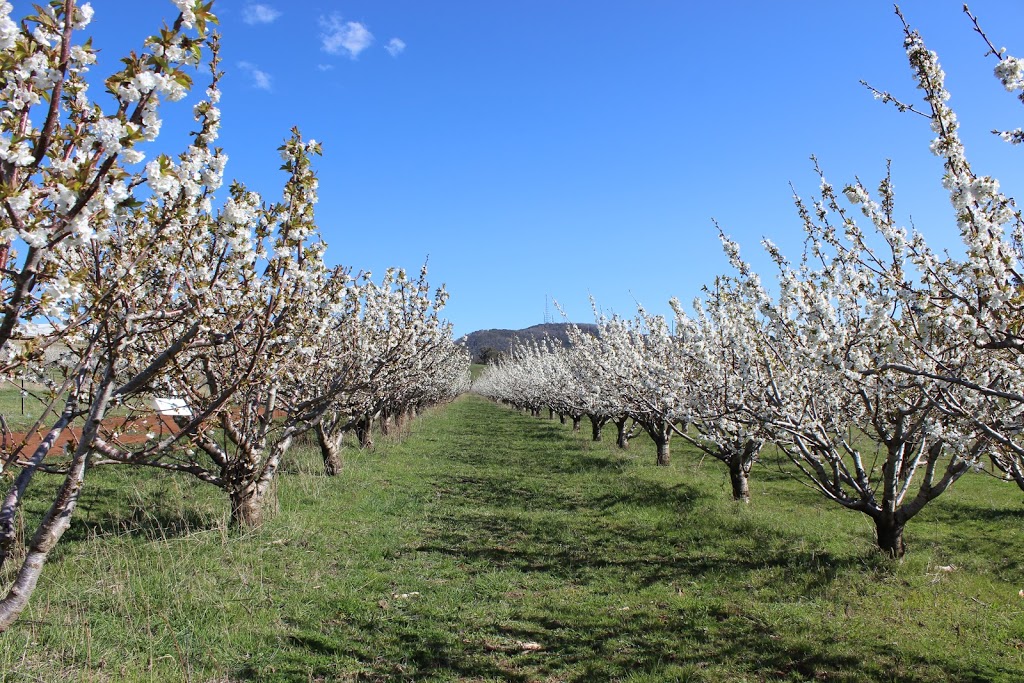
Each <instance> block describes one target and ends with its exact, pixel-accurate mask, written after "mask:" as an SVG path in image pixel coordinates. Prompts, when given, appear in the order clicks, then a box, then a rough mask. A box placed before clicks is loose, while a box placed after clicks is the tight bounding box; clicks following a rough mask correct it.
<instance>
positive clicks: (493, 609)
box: [0, 396, 1024, 682]
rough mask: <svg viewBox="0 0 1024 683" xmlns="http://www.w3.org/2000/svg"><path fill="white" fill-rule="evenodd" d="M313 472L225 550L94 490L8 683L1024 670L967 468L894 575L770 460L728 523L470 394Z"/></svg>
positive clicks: (718, 506)
mask: <svg viewBox="0 0 1024 683" xmlns="http://www.w3.org/2000/svg"><path fill="white" fill-rule="evenodd" d="M588 431H589V430H588ZM315 455H316V454H315V453H313V452H312V451H311V450H306V451H300V452H299V453H297V454H296V456H295V457H294V458H293V461H292V463H291V464H290V465H289V466H288V468H287V470H286V471H285V472H284V473H283V474H282V477H281V480H280V484H279V488H278V500H279V506H280V509H279V511H278V513H277V514H276V515H275V516H274V517H273V518H272V520H271V521H270V522H269V523H268V524H266V525H265V526H264V527H263V528H261V529H260V530H258V531H255V532H249V533H245V534H239V533H236V532H232V531H228V530H226V528H225V526H224V517H225V513H226V511H225V509H224V507H225V502H224V501H222V500H221V499H220V498H219V497H217V495H216V492H214V491H212V490H208V488H207V487H205V486H202V485H199V484H194V483H193V482H191V481H188V480H186V479H182V478H180V477H175V476H172V475H167V474H163V473H159V474H153V473H139V472H132V471H130V470H109V471H101V472H95V473H93V474H92V475H90V480H89V481H88V483H87V489H86V496H85V498H84V500H83V504H82V508H83V509H82V515H81V519H80V520H79V523H78V524H76V525H75V526H74V527H73V529H72V531H71V532H69V535H70V536H71V538H70V539H69V542H67V543H64V544H63V546H62V548H61V550H60V552H59V553H58V555H57V557H56V558H54V561H53V563H52V565H51V566H49V567H48V568H47V572H46V573H45V575H44V579H43V581H42V582H41V585H40V589H39V591H38V592H37V595H36V597H35V599H34V601H33V603H32V605H31V607H30V609H29V611H28V612H27V613H26V614H25V615H24V618H23V620H22V621H21V622H19V624H18V625H16V627H15V628H13V629H12V630H11V631H10V632H8V633H6V634H2V635H0V682H6V681H39V680H41V681H50V680H55V679H56V678H57V677H58V676H60V677H65V678H68V679H70V680H87V681H120V680H130V681H136V680H138V681H169V680H185V681H238V680H258V681H336V680H337V681H392V680H394V681H403V680H408V681H606V680H621V681H674V680H679V681H769V680H771V681H775V680H785V681H805V680H827V681H979V682H980V681H1020V680H1024V599H1022V598H1021V597H1020V596H1019V595H1018V594H1017V591H1018V590H1020V589H1024V563H1022V562H1021V560H1020V559H1019V558H1020V557H1021V548H1022V541H1024V535H1022V529H1024V524H1022V523H1024V511H1022V508H1024V506H1022V504H1021V496H1020V494H1019V492H1014V491H1013V490H1011V489H1009V488H1008V487H1003V486H1000V485H999V484H998V483H996V482H993V481H992V480H990V479H987V478H982V477H977V478H976V479H977V481H971V482H968V483H966V484H965V485H964V486H963V487H962V488H963V489H964V490H963V491H962V492H960V493H958V494H957V495H951V496H950V497H949V498H948V499H947V500H943V501H940V502H941V505H938V506H936V507H935V508H934V510H929V511H927V513H926V514H925V515H923V519H921V520H920V521H918V520H915V522H914V524H913V525H912V526H911V527H910V529H909V530H908V540H909V542H910V544H911V548H910V555H909V557H908V559H907V560H906V561H905V562H903V563H901V564H898V565H896V564H890V563H888V562H885V561H883V560H881V559H880V558H878V557H877V556H876V555H875V554H874V553H873V552H872V551H871V543H870V527H869V526H868V525H867V523H866V520H864V519H861V518H860V517H861V516H860V515H856V514H852V513H846V512H843V511H840V510H836V509H832V508H831V507H829V506H828V505H826V504H825V503H824V502H823V501H821V500H819V498H818V496H817V495H816V494H814V493H813V492H811V491H808V490H807V489H806V488H805V487H803V486H801V485H800V484H799V483H796V482H794V481H793V480H792V479H791V478H790V477H788V476H787V475H785V474H784V473H782V472H781V471H780V470H779V469H778V468H777V467H775V466H768V465H765V466H762V467H760V468H758V469H756V470H755V472H754V478H753V490H754V491H755V497H754V502H753V503H752V504H751V505H750V506H738V505H736V504H735V503H732V502H731V501H730V500H728V482H727V477H726V474H725V471H724V469H722V468H721V466H720V465H719V464H718V463H716V462H710V461H706V462H703V463H700V462H699V458H698V457H697V456H695V455H693V454H691V453H687V452H685V451H684V450H683V449H681V448H677V450H676V452H675V456H674V461H675V465H674V466H673V467H672V468H669V469H667V470H666V469H659V468H656V467H654V466H653V465H652V461H653V459H654V458H653V448H652V447H651V446H650V443H649V442H647V441H646V440H638V441H637V442H636V443H635V444H634V446H633V447H632V448H631V449H630V451H628V452H625V453H623V452H618V451H616V450H615V449H614V446H613V444H604V443H602V444H591V443H590V442H589V439H588V438H585V437H584V436H579V435H573V434H572V433H571V432H570V431H569V429H568V428H567V427H565V426H563V425H560V424H558V422H557V421H553V422H552V421H547V420H536V419H533V418H530V417H528V416H525V415H521V414H518V413H515V412H513V411H510V410H507V409H505V408H501V407H498V406H495V405H493V404H491V403H488V402H486V401H484V400H482V399H479V398H477V397H472V396H469V397H464V398H462V399H460V400H458V401H456V402H455V403H454V404H452V405H451V406H448V407H447V408H444V409H440V410H437V411H434V412H432V413H430V414H428V415H426V416H424V417H423V418H421V419H420V420H418V421H417V422H416V423H415V425H414V427H413V433H412V435H411V436H410V438H408V439H407V440H405V441H404V442H402V443H399V444H388V443H382V444H381V445H380V446H379V447H378V449H377V450H376V451H374V452H372V453H364V452H359V451H356V450H354V449H349V450H347V451H346V455H347V458H348V460H347V462H346V468H345V470H344V472H343V473H342V474H341V475H340V476H339V477H337V478H334V479H331V478H327V477H324V476H321V475H320V474H319V473H318V466H317V463H316V460H315ZM979 501H982V502H979ZM38 511H39V509H38V508H37V509H34V513H36V514H38Z"/></svg>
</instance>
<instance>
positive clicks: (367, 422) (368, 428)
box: [356, 417, 373, 450]
mask: <svg viewBox="0 0 1024 683" xmlns="http://www.w3.org/2000/svg"><path fill="white" fill-rule="evenodd" d="M356 436H357V437H358V438H359V447H360V448H364V449H367V450H370V449H372V448H373V418H372V417H364V418H363V419H362V420H360V421H359V422H358V423H357V424H356Z"/></svg>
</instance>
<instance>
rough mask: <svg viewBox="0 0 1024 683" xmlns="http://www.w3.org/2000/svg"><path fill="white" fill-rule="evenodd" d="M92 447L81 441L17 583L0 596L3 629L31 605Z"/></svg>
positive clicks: (66, 520)
mask: <svg viewBox="0 0 1024 683" xmlns="http://www.w3.org/2000/svg"><path fill="white" fill-rule="evenodd" d="M89 450H90V449H89V447H88V445H86V444H85V443H84V442H83V443H80V444H79V446H78V449H77V450H76V452H75V457H74V459H73V460H72V461H71V465H70V467H69V470H68V473H67V474H66V475H65V477H64V483H63V484H62V485H61V488H60V491H59V492H58V493H57V496H56V498H55V499H54V501H53V505H51V506H50V509H49V510H47V512H46V516H45V517H43V521H42V522H41V523H40V524H39V528H38V529H37V530H36V533H35V535H34V536H33V537H32V542H31V543H30V544H29V547H28V553H27V554H26V556H25V560H24V562H22V564H21V569H20V570H19V571H18V575H17V576H16V577H15V579H14V583H13V584H12V585H11V587H10V589H9V590H8V591H7V595H5V596H4V598H3V600H0V632H3V631H6V630H7V628H8V627H9V626H10V625H11V624H13V623H14V621H15V619H17V618H18V615H20V614H21V612H22V611H23V610H24V609H25V607H26V606H27V605H28V601H29V598H31V597H32V593H33V592H34V591H35V589H36V583H37V582H38V581H39V576H40V574H42V572H43V565H44V564H45V563H46V558H47V557H49V555H50V552H51V551H52V550H53V548H54V546H56V545H57V542H58V541H59V540H60V538H61V536H63V535H64V532H65V531H67V530H68V527H70V526H71V515H72V514H73V513H74V511H75V507H76V506H77V504H78V496H79V494H80V493H81V491H82V484H83V483H84V482H85V463H86V459H87V455H88V452H89Z"/></svg>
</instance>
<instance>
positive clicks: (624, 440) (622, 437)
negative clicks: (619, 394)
mask: <svg viewBox="0 0 1024 683" xmlns="http://www.w3.org/2000/svg"><path fill="white" fill-rule="evenodd" d="M627 422H629V418H628V417H624V418H622V419H620V420H615V431H616V434H615V445H616V446H618V447H619V448H621V449H622V450H626V449H627V448H629V432H628V431H626V423H627Z"/></svg>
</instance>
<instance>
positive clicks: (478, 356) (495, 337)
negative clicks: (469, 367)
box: [461, 323, 597, 363]
mask: <svg viewBox="0 0 1024 683" xmlns="http://www.w3.org/2000/svg"><path fill="white" fill-rule="evenodd" d="M571 324H573V323H543V324H541V325H534V326H533V327H527V328H526V329H523V330H477V331H476V332H470V333H469V334H467V335H466V336H465V337H464V338H463V339H462V340H461V343H462V344H464V345H465V346H466V348H468V349H469V351H470V353H471V354H473V362H474V363H485V362H487V360H488V359H489V358H493V357H494V356H495V355H496V354H501V353H508V351H509V350H510V349H511V348H512V342H513V341H515V340H516V339H519V340H522V341H528V340H531V339H536V340H540V339H543V338H545V337H547V338H549V339H554V340H557V341H558V342H559V343H561V344H562V345H563V346H565V345H568V343H569V333H568V332H567V328H568V327H569V325H571ZM575 324H576V326H577V327H579V328H580V329H581V330H583V331H584V332H589V333H590V334H594V335H596V334H597V325H594V324H593V323H575Z"/></svg>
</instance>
